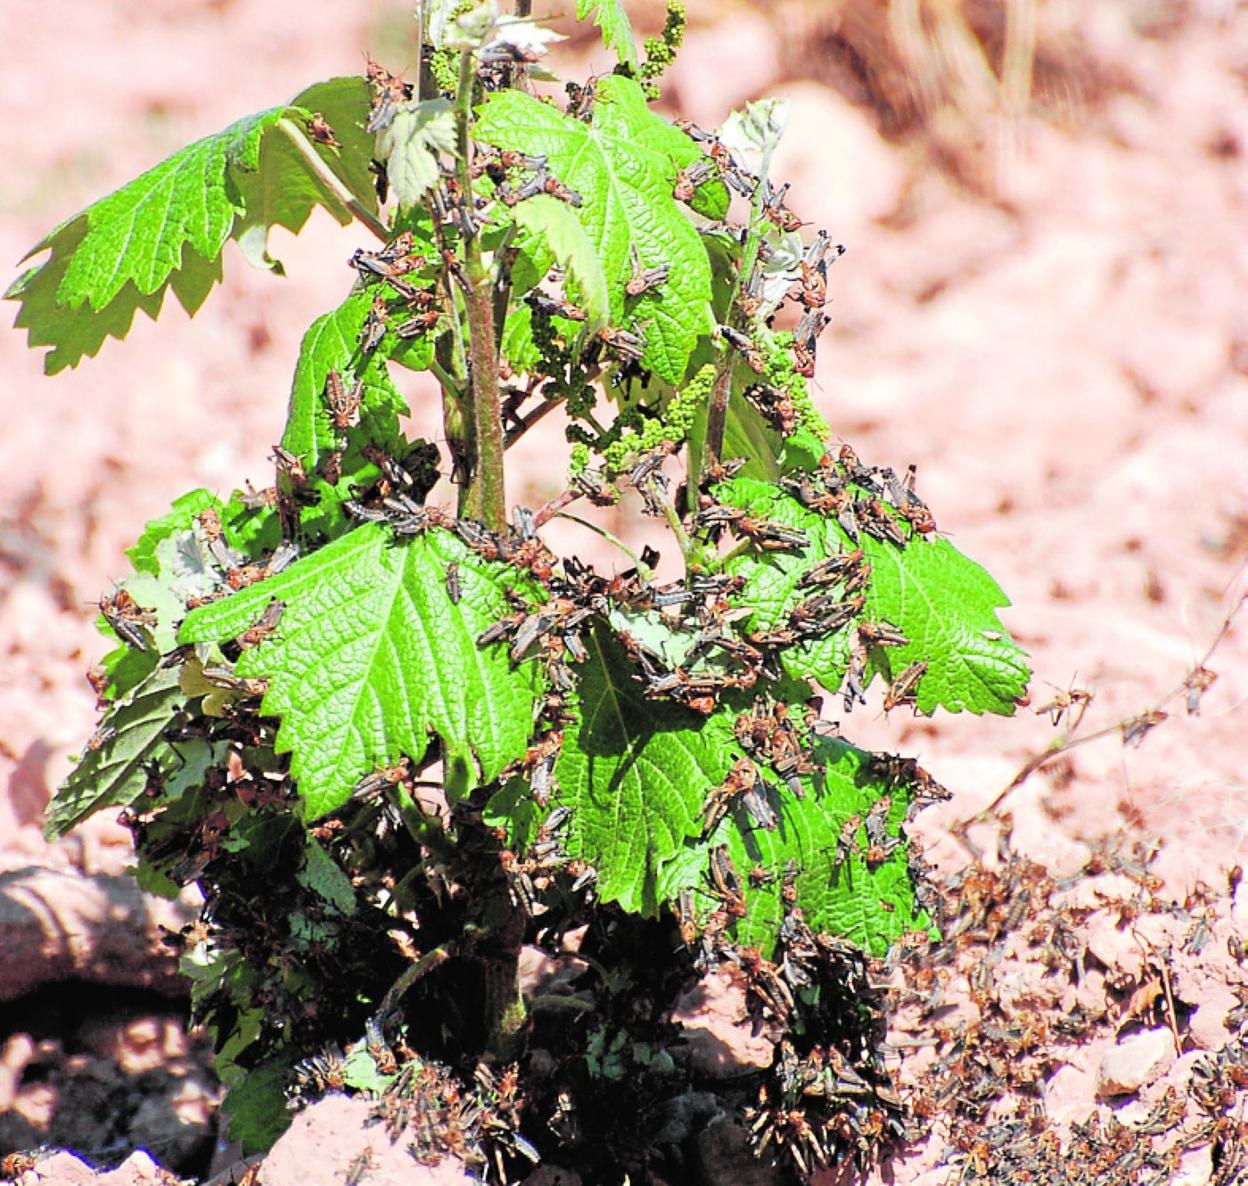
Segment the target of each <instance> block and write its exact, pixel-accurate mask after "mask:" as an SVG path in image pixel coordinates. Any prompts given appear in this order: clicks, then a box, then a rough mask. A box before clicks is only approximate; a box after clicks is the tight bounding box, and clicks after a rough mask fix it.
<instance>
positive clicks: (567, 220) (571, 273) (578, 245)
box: [514, 194, 611, 334]
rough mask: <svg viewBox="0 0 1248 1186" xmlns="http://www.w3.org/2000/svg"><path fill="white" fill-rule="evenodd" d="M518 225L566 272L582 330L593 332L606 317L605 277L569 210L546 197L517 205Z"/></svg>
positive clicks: (580, 226) (573, 213)
mask: <svg viewBox="0 0 1248 1186" xmlns="http://www.w3.org/2000/svg"><path fill="white" fill-rule="evenodd" d="M514 218H515V220H516V223H517V224H518V225H519V226H522V227H523V228H524V229H525V230H526V231H528V232H529V236H530V237H531V238H538V239H542V240H544V241H545V242H546V244H547V245H548V246H549V250H550V255H551V256H552V257H553V258H554V260H555V262H556V263H557V264H559V266H560V267H561V268H563V269H565V271H566V272H567V277H568V280H569V281H570V282H571V284H572V292H571V293H570V294H569V295H570V296H571V297H572V300H573V301H575V303H576V304H578V305H579V306H580V307H581V308H582V309H584V310H585V315H586V329H587V331H588V332H589V333H591V334H592V333H597V332H598V330H600V329H601V328H602V327H603V326H604V325H606V324H607V321H608V320H609V318H610V313H611V310H610V301H609V298H608V296H607V278H606V275H605V274H604V273H603V270H602V263H601V261H600V260H599V259H598V253H597V251H596V249H595V247H594V244H593V243H592V242H590V238H589V235H588V234H586V232H585V228H584V226H582V225H581V221H580V219H578V218H577V216H576V213H575V212H574V211H573V209H572V207H571V206H569V205H568V204H567V203H566V202H560V201H559V200H558V199H557V198H552V197H550V196H549V195H547V194H538V195H537V196H536V197H535V198H530V199H529V200H528V201H527V202H521V203H520V205H518V206H517V207H516V209H515V211H514Z"/></svg>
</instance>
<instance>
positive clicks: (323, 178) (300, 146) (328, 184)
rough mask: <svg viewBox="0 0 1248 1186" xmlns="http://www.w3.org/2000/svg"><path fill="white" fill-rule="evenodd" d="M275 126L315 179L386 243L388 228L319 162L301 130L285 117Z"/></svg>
mask: <svg viewBox="0 0 1248 1186" xmlns="http://www.w3.org/2000/svg"><path fill="white" fill-rule="evenodd" d="M277 126H278V127H279V128H281V129H282V131H283V132H285V133H286V135H287V136H288V137H289V138H290V141H291V143H292V144H293V145H294V146H295V148H296V149H297V150H298V152H299V155H300V156H301V157H303V159H304V161H305V163H306V164H307V166H308V168H309V169H311V170H312V172H313V173H314V174H315V175H316V179H317V180H318V181H319V182H320V183H321V184H322V185H323V186H324V187H325V188H326V189H327V190H329V192H330V193H332V194H333V195H334V197H336V198H337V199H338V200H339V201H340V202H341V203H342V204H343V205H344V206H345V207H346V208H347V209H348V210H350V211H351V214H352V216H353V217H354V218H355V220H356V221H357V222H359V223H361V224H363V225H364V226H366V227H368V229H369V230H370V231H372V232H373V234H374V235H376V236H377V238H378V239H380V240H381V241H382V242H383V243H388V242H389V241H390V228H389V227H388V226H386V224H385V223H384V222H382V221H381V219H380V218H378V217H377V215H375V214H374V213H373V212H372V211H371V210H368V209H366V208H365V207H364V206H362V205H361V204H360V202H359V199H357V198H356V196H355V195H354V194H353V193H352V192H351V191H350V190H349V189H348V188H347V187H346V185H344V184H343V182H342V181H340V180H339V178H338V175H337V174H336V173H335V172H334V171H333V170H332V169H331V168H330V167H329V166H328V165H327V164H326V163H325V162H324V161H323V160H321V155H320V153H318V152H317V151H316V149H315V148H313V147H312V143H311V141H310V140H309V139H308V138H307V136H305V135H304V134H303V129H302V128H301V127H299V126H298V125H297V124H296V123H295V122H294V121H293V120H291V119H289V118H287V117H286V116H282V118H281V119H279V120H278V121H277Z"/></svg>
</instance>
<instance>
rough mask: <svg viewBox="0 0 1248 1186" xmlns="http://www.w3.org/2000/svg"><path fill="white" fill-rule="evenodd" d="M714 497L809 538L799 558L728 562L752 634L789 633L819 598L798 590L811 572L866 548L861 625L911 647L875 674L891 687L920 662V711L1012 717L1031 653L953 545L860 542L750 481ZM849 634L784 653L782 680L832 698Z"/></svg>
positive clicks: (873, 660) (877, 663)
mask: <svg viewBox="0 0 1248 1186" xmlns="http://www.w3.org/2000/svg"><path fill="white" fill-rule="evenodd" d="M716 495H717V497H719V499H720V500H721V501H723V502H725V503H728V504H731V505H732V506H738V507H742V508H744V509H746V510H747V511H748V512H749V514H750V515H751V516H754V517H756V518H760V519H765V520H769V521H772V522H776V523H781V524H783V525H784V526H786V527H795V528H798V529H800V530H802V531H804V532H805V533H806V535H807V537H808V538H809V540H810V544H809V545H808V546H807V547H805V548H803V549H801V551H799V552H770V553H764V552H758V551H755V550H750V551H748V552H746V553H744V554H742V555H740V556H738V557H736V558H735V559H733V560H732V561H730V562H729V566H728V567H729V569H730V571H732V572H734V573H738V574H740V575H742V576H744V577H745V578H746V585H745V589H744V591H743V592H742V594H741V604H742V605H749V606H751V607H752V608H753V609H754V614H753V615H752V616H751V618H750V619H749V620H748V621H747V622H746V623H745V628H746V630H747V632H752V631H758V630H774V629H777V628H779V627H782V626H784V625H785V623H786V622H787V620H788V618H789V614H790V613H791V612H792V610H793V608H794V606H796V605H797V604H798V603H799V602H800V601H802V600H804V599H805V598H807V597H809V596H810V595H811V594H812V593H813V592H815V590H812V589H810V588H800V587H799V582H800V581H801V579H802V577H803V575H804V574H805V573H806V572H807V571H808V570H809V569H810V568H811V566H812V565H813V564H815V563H816V562H817V561H819V560H822V559H824V558H825V557H829V556H836V555H840V554H843V553H846V552H849V551H852V550H853V549H854V548H856V547H861V548H862V551H863V552H864V554H865V556H866V559H867V561H868V562H869V563H870V565H871V581H870V584H869V585H868V587H867V589H866V591H865V598H866V600H865V604H864V607H863V611H862V619H863V620H864V621H867V622H871V623H876V624H878V623H887V624H889V625H891V626H895V627H897V628H898V629H899V630H900V631H901V633H902V634H903V635H904V636H905V637H906V639H907V640H908V642H907V643H906V645H904V646H898V647H886V648H885V647H875V648H872V649H871V651H870V666H869V668H868V674H869V676H874V675H876V674H881V675H883V676H884V677H885V678H887V679H892V678H895V676H896V675H897V674H899V673H900V672H902V671H903V670H905V669H906V668H907V667H909V666H910V665H911V664H913V663H916V662H920V661H922V662H925V663H926V664H927V670H926V672H925V673H924V674H923V676H922V678H921V680H920V681H919V684H918V689H917V697H916V707H917V709H918V711H919V712H922V713H926V714H928V715H930V714H931V713H933V712H934V711H935V710H936V709H937V708H944V709H946V710H948V711H949V712H961V711H963V710H965V711H968V712H973V713H975V714H980V713H984V712H993V713H998V714H1001V715H1004V716H1009V715H1011V714H1012V713H1013V712H1014V710H1015V708H1016V706H1017V701H1018V699H1019V697H1020V696H1022V694H1023V691H1024V689H1025V688H1026V686H1027V681H1028V679H1029V678H1030V671H1029V669H1028V667H1027V663H1026V656H1025V652H1024V651H1023V650H1022V649H1021V648H1020V647H1019V646H1018V645H1017V644H1016V643H1015V642H1014V641H1013V639H1011V638H1010V636H1009V634H1008V633H1007V632H1006V630H1005V627H1004V626H1003V625H1002V624H1001V621H1000V619H999V618H998V617H997V613H996V611H997V609H999V608H1001V607H1003V606H1007V605H1009V600H1008V599H1007V598H1006V596H1005V594H1004V593H1003V592H1002V591H1001V588H1000V586H999V585H998V584H997V583H996V581H994V580H993V579H992V577H990V576H989V575H988V573H987V572H985V571H984V569H982V568H981V567H980V566H979V565H978V564H976V563H975V562H974V561H973V560H970V559H968V558H967V557H965V556H963V555H962V554H961V553H960V552H958V551H957V549H956V548H954V547H953V545H952V544H950V543H949V541H948V540H946V539H943V538H941V537H939V536H938V537H936V538H934V539H927V538H923V537H921V536H919V535H917V534H912V535H911V537H910V539H909V541H908V543H907V544H906V545H905V546H904V547H897V546H896V545H894V544H891V543H888V542H885V541H883V540H879V539H876V538H875V537H874V536H871V535H869V534H867V533H866V532H865V531H863V532H861V533H860V539H859V541H858V542H857V543H855V541H853V540H852V539H851V538H850V537H849V535H848V534H846V532H845V529H844V528H843V527H842V526H841V525H840V524H839V523H838V522H837V521H836V520H835V519H833V518H827V517H825V516H823V515H821V514H818V513H817V512H815V511H813V510H809V509H807V508H806V507H804V506H802V504H801V503H799V502H798V501H797V500H796V499H795V498H793V497H791V496H790V495H789V494H787V493H785V492H784V491H782V490H779V489H777V488H776V487H775V486H772V485H769V484H767V483H764V482H759V481H757V480H755V479H753V478H744V477H737V478H734V479H732V481H730V482H726V483H723V484H722V485H720V486H718V487H717V488H716ZM905 530H906V531H907V533H909V528H908V527H907V528H905ZM851 626H852V623H850V624H847V625H846V626H844V627H843V628H842V629H840V630H838V631H836V632H835V633H833V634H829V635H827V636H824V637H821V638H817V639H813V640H807V641H804V642H802V643H800V644H799V645H797V646H794V647H790V648H788V649H786V650H784V651H783V652H782V653H781V664H782V666H783V667H784V669H785V671H786V673H787V674H788V675H790V676H791V677H793V678H794V679H804V678H813V679H816V680H818V681H819V683H821V684H822V685H823V686H824V687H825V688H827V689H828V690H829V691H832V692H834V691H836V690H837V689H838V688H839V687H840V685H841V681H842V679H843V678H844V675H845V671H846V668H847V665H848V662H849V655H850V638H849V635H850V630H851Z"/></svg>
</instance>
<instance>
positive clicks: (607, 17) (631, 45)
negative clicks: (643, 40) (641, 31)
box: [576, 0, 638, 71]
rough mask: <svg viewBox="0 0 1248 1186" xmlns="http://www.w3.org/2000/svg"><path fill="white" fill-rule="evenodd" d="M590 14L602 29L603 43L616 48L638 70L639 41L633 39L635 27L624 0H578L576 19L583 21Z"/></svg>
mask: <svg viewBox="0 0 1248 1186" xmlns="http://www.w3.org/2000/svg"><path fill="white" fill-rule="evenodd" d="M590 15H592V16H593V18H594V24H595V25H597V26H598V28H599V29H601V30H602V44H603V45H605V46H606V47H607V49H613V50H615V56H616V57H617V58H618V59H619V60H620V61H621V62H622V63H623V64H624V65H626V66H628V67H630V68H631V69H632V70H634V71H636V69H637V67H638V59H637V43H636V42H635V41H634V40H633V27H632V25H631V24H629V21H628V13H627V12H626V11H625V9H624V0H576V19H577V20H578V21H583V20H585V19H586V18H587V17H589V16H590Z"/></svg>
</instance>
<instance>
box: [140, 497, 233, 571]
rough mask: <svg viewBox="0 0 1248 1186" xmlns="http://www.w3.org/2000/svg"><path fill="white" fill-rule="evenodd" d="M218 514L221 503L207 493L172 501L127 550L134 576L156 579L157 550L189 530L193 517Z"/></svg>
mask: <svg viewBox="0 0 1248 1186" xmlns="http://www.w3.org/2000/svg"><path fill="white" fill-rule="evenodd" d="M209 509H211V510H214V511H219V510H220V509H221V500H220V499H218V498H217V496H216V495H215V494H213V493H212V492H211V491H209V490H204V489H202V488H201V489H199V490H190V491H188V492H187V493H186V494H183V495H181V496H180V497H178V498H175V499H174V501H173V504H172V506H171V508H170V509H169V511H168V512H167V513H165V514H163V515H161V516H160V517H159V518H157V519H150V520H149V521H148V523H147V525H146V526H145V527H144V528H143V534H142V535H140V536H139V540H138V543H136V544H135V545H134V546H133V547H130V548H127V549H126V555H127V556H128V557H129V558H130V563H131V564H133V565H134V571H135V572H148V573H151V574H152V575H153V576H155V575H156V574H157V573H159V572H160V564H159V562H158V561H157V559H156V546H157V544H159V543H160V542H161V541H162V540H166V539H168V538H169V537H170V536H172V535H177V534H178V533H179V532H182V531H188V530H190V526H191V523H192V522H194V519H195V516H196V515H198V514H199V513H200V512H201V511H205V510H209Z"/></svg>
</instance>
